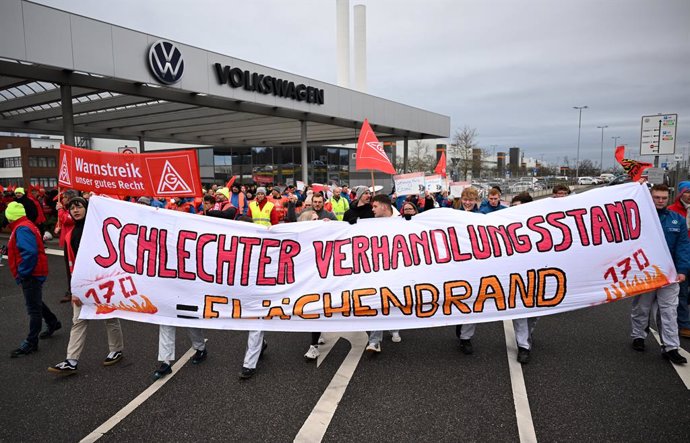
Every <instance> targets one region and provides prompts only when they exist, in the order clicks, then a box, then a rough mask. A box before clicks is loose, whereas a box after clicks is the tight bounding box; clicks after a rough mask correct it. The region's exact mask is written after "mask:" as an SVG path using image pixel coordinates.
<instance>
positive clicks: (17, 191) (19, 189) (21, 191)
mask: <svg viewBox="0 0 690 443" xmlns="http://www.w3.org/2000/svg"><path fill="white" fill-rule="evenodd" d="M14 193H15V194H26V192H24V188H17V189H15V190H14Z"/></svg>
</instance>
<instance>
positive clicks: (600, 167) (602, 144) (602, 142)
mask: <svg viewBox="0 0 690 443" xmlns="http://www.w3.org/2000/svg"><path fill="white" fill-rule="evenodd" d="M608 127H609V125H603V126H597V128H599V129H601V160H600V161H599V174H603V173H604V129H606V128H608Z"/></svg>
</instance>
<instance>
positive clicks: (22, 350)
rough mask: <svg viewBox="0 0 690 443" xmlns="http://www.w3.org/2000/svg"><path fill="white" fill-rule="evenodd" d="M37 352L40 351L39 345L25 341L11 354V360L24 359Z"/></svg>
mask: <svg viewBox="0 0 690 443" xmlns="http://www.w3.org/2000/svg"><path fill="white" fill-rule="evenodd" d="M36 351H38V345H32V344H30V343H29V342H27V341H23V342H22V344H21V345H19V347H18V348H17V349H15V350H14V351H12V352H11V353H10V358H17V357H22V356H24V355H29V354H31V353H32V352H36Z"/></svg>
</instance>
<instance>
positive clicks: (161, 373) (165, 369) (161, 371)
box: [151, 363, 172, 380]
mask: <svg viewBox="0 0 690 443" xmlns="http://www.w3.org/2000/svg"><path fill="white" fill-rule="evenodd" d="M168 374H172V366H170V365H169V364H167V363H162V364H161V367H160V368H158V369H156V372H154V373H153V375H152V376H151V378H152V379H154V380H159V379H161V378H163V377H165V376H166V375H168Z"/></svg>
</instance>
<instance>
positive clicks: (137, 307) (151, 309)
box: [96, 295, 158, 314]
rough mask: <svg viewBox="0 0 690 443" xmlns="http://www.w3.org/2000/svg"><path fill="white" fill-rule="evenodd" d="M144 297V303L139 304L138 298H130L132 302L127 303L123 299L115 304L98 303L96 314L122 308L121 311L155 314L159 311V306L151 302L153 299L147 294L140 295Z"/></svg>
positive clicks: (108, 312)
mask: <svg viewBox="0 0 690 443" xmlns="http://www.w3.org/2000/svg"><path fill="white" fill-rule="evenodd" d="M139 296H140V297H141V298H142V299H144V303H142V304H139V302H137V301H136V300H132V299H130V300H129V301H130V302H131V303H132V304H129V305H128V304H126V303H125V302H123V301H121V302H120V303H118V304H116V305H114V304H108V303H101V304H98V305H96V314H110V313H111V312H113V311H116V310H118V309H119V310H120V311H129V312H141V313H142V314H155V313H156V312H158V308H157V307H155V306H154V305H153V303H151V300H149V299H148V297H146V296H145V295H139Z"/></svg>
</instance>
